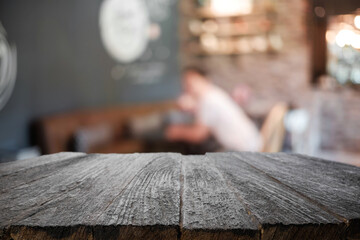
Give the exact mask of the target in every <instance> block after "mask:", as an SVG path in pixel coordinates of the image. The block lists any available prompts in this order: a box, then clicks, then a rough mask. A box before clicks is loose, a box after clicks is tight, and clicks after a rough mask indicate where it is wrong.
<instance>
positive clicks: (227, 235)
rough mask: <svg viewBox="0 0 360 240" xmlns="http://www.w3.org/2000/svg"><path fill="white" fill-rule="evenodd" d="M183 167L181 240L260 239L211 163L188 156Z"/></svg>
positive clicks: (248, 217) (252, 223) (234, 196)
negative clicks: (182, 232)
mask: <svg viewBox="0 0 360 240" xmlns="http://www.w3.org/2000/svg"><path fill="white" fill-rule="evenodd" d="M182 163H183V164H182V165H183V178H184V184H183V186H184V187H183V192H182V199H183V200H182V223H183V228H184V230H185V234H184V235H183V236H184V239H193V238H194V236H196V237H195V239H197V238H199V239H214V238H216V239H258V238H259V232H258V231H257V230H258V226H257V222H256V221H253V219H252V218H251V216H250V215H249V214H248V213H247V209H246V207H245V206H244V204H242V202H241V200H239V196H238V195H237V192H234V191H232V189H230V188H229V187H228V184H227V181H226V179H225V178H224V177H223V175H222V174H221V173H220V172H219V170H218V169H217V168H216V167H215V166H214V163H213V162H212V161H209V159H207V158H206V157H204V156H189V157H186V158H183V161H182ZM216 230H221V231H216Z"/></svg>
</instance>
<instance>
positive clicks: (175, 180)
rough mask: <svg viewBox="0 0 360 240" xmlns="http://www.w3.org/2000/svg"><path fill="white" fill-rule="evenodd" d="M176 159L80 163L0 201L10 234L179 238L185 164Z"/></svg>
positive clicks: (128, 157) (89, 158)
mask: <svg viewBox="0 0 360 240" xmlns="http://www.w3.org/2000/svg"><path fill="white" fill-rule="evenodd" d="M172 155H173V154H162V155H154V154H125V155H116V154H108V155H105V154H104V155H97V154H95V155H86V157H85V158H81V159H82V160H81V161H79V160H78V158H75V159H74V162H72V163H69V164H68V166H67V167H63V168H59V169H54V171H53V172H52V174H49V173H47V177H44V178H38V179H37V180H36V181H31V182H29V183H25V184H23V185H20V186H17V187H16V188H13V189H11V191H10V192H4V194H2V195H1V196H0V205H1V212H3V213H4V214H2V215H1V216H0V223H1V226H5V228H7V230H6V231H5V232H6V234H4V235H7V236H8V237H11V238H13V239H17V238H16V236H22V237H24V236H25V235H26V236H35V233H36V234H37V236H38V237H37V238H31V239H54V238H57V237H60V236H57V235H56V233H57V232H58V233H59V234H65V233H66V234H65V235H66V237H65V238H66V239H81V238H83V239H88V238H90V236H91V238H95V239H103V237H104V236H107V235H106V234H108V231H111V232H112V234H111V236H115V237H114V238H113V239H130V238H131V239H142V236H144V235H147V234H148V233H149V232H152V236H162V238H159V239H172V238H174V239H176V238H177V235H178V223H179V212H180V210H179V206H180V204H179V202H180V195H179V193H180V191H179V190H180V183H179V182H180V164H179V161H178V160H176V159H174V158H172V157H171V156H172ZM2 184H4V185H5V182H2ZM12 226H15V228H14V227H12ZM17 226H20V228H19V227H17ZM80 226H81V227H80ZM136 226H147V227H146V228H143V227H136ZM102 227H104V228H102ZM112 227H113V228H112ZM54 228H56V230H54ZM131 229H132V230H131ZM19 230H20V235H19ZM64 232H65V233H64ZM24 234H25V235H24ZM54 234H55V235H54ZM104 234H105V235H104ZM134 234H135V235H134ZM65 235H64V236H65ZM84 236H85V237H84ZM96 236H99V237H98V238H97V237H96ZM100 236H101V237H100ZM60 238H63V237H60ZM105 238H106V239H109V238H108V237H105ZM18 239H21V237H20V238H18ZM25 239H30V238H27V237H25Z"/></svg>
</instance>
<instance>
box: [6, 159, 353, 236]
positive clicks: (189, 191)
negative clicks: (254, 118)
mask: <svg viewBox="0 0 360 240" xmlns="http://www.w3.org/2000/svg"><path fill="white" fill-rule="evenodd" d="M0 239H6V240H10V239H14V240H16V239H257V240H258V239H360V168H357V167H353V166H349V165H344V164H340V163H335V162H328V161H325V160H321V159H315V158H311V157H307V156H301V155H289V154H284V153H277V154H259V153H210V154H206V155H203V156H182V155H180V154H176V153H159V154H122V155H119V154H91V155H86V154H82V153H59V154H54V155H47V156H42V157H39V158H35V159H31V160H24V161H18V162H12V163H3V164H0Z"/></svg>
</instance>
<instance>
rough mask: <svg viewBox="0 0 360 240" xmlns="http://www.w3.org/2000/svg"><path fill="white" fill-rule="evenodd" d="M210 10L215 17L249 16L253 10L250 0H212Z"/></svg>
mask: <svg viewBox="0 0 360 240" xmlns="http://www.w3.org/2000/svg"><path fill="white" fill-rule="evenodd" d="M211 10H212V11H213V12H214V13H215V14H217V15H225V16H226V15H236V14H249V13H251V12H252V10H253V1H252V0H212V1H211Z"/></svg>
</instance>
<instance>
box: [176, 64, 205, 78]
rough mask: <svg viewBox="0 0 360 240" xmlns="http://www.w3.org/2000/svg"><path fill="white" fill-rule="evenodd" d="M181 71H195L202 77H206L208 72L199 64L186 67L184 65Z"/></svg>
mask: <svg viewBox="0 0 360 240" xmlns="http://www.w3.org/2000/svg"><path fill="white" fill-rule="evenodd" d="M182 72H183V73H186V72H195V73H197V74H199V75H201V76H203V77H207V75H208V72H207V71H206V70H205V69H204V68H202V67H199V66H187V67H184V68H183V70H182Z"/></svg>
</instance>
